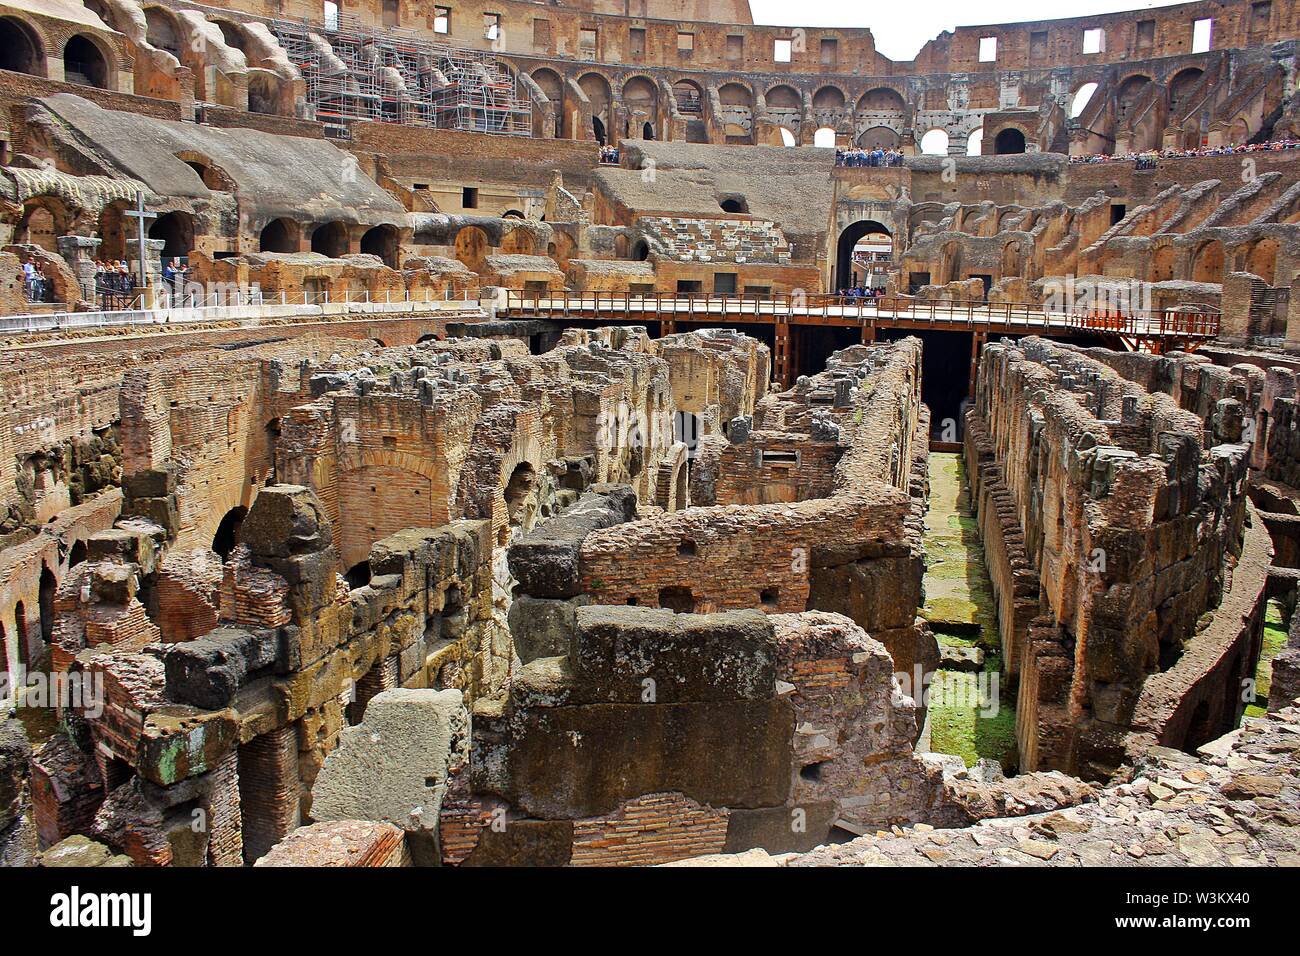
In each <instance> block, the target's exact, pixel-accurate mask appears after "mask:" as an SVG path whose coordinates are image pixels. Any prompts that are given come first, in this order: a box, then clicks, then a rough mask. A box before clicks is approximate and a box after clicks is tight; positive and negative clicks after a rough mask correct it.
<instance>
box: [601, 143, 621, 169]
mask: <svg viewBox="0 0 1300 956" xmlns="http://www.w3.org/2000/svg"><path fill="white" fill-rule="evenodd" d="M600 161H601V162H602V163H606V164H608V165H612V166H617V165H618V147H617V146H602V147H601V148H600Z"/></svg>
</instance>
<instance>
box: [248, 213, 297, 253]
mask: <svg viewBox="0 0 1300 956" xmlns="http://www.w3.org/2000/svg"><path fill="white" fill-rule="evenodd" d="M257 248H258V251H259V252H297V251H298V226H297V224H296V223H294V222H293V220H291V219H273V220H271V221H270V222H268V223H267V224H266V228H264V229H263V230H262V235H261V236H260V237H259V238H258V241H257Z"/></svg>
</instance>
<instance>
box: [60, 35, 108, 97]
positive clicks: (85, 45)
mask: <svg viewBox="0 0 1300 956" xmlns="http://www.w3.org/2000/svg"><path fill="white" fill-rule="evenodd" d="M63 78H64V79H65V80H67V81H68V82H69V83H79V84H81V85H82V86H93V87H95V88H96V89H101V90H106V89H108V63H107V61H105V59H104V54H103V53H101V52H100V51H99V47H97V46H96V45H95V43H94V41H93V40H91V39H90V38H89V37H84V36H81V35H80V34H78V35H77V36H74V37H73V38H72V39H71V40H69V41H68V43H67V45H66V46H65V47H64V48H63Z"/></svg>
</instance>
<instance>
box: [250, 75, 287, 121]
mask: <svg viewBox="0 0 1300 956" xmlns="http://www.w3.org/2000/svg"><path fill="white" fill-rule="evenodd" d="M279 100H280V95H279V91H278V89H277V88H276V81H275V80H274V79H273V78H272V77H271V76H269V75H268V74H266V73H253V74H252V75H250V76H249V78H248V112H250V113H264V114H267V115H272V116H273V115H275V114H277V113H279V112H280V109H279Z"/></svg>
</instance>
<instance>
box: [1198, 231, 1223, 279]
mask: <svg viewBox="0 0 1300 956" xmlns="http://www.w3.org/2000/svg"><path fill="white" fill-rule="evenodd" d="M1226 258H1227V257H1226V255H1225V254H1224V249H1223V243H1222V242H1221V241H1220V240H1218V239H1208V240H1206V241H1205V242H1203V243H1201V244H1200V245H1199V246H1197V247H1196V251H1195V252H1193V253H1192V255H1191V256H1190V257H1189V260H1188V261H1189V266H1188V273H1189V275H1188V278H1189V279H1191V280H1192V281H1193V282H1223V274H1224V272H1225V264H1226Z"/></svg>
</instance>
